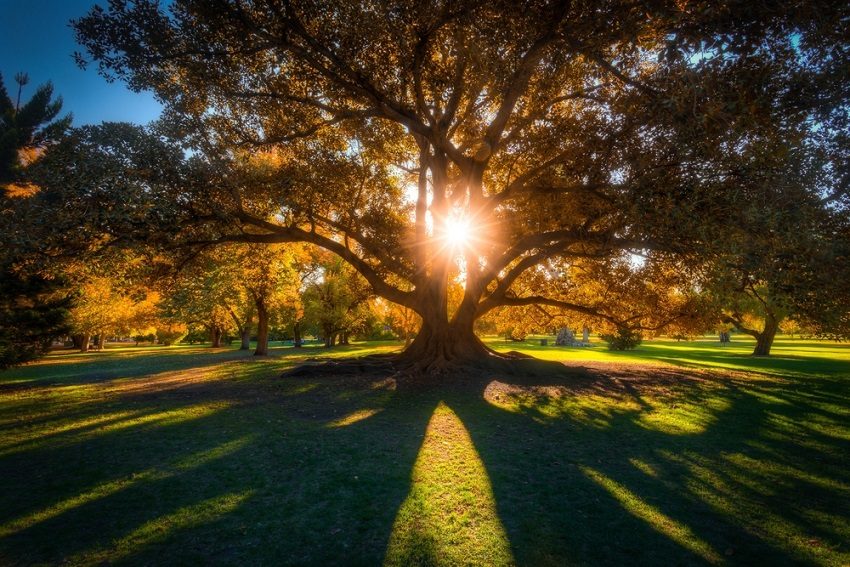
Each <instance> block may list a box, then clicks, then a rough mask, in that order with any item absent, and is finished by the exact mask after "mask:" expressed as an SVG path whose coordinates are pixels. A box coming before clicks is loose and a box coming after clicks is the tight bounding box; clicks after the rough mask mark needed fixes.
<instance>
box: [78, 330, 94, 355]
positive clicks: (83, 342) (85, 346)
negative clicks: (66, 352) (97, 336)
mask: <svg viewBox="0 0 850 567" xmlns="http://www.w3.org/2000/svg"><path fill="white" fill-rule="evenodd" d="M78 336H79V337H80V339H79V340H80V352H88V351H89V343H90V342H91V333H83V334H82V335H78Z"/></svg>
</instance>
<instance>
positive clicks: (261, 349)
mask: <svg viewBox="0 0 850 567" xmlns="http://www.w3.org/2000/svg"><path fill="white" fill-rule="evenodd" d="M256 303H257V348H256V350H255V351H254V356H265V355H267V354H268V353H269V311H268V309H267V308H266V302H265V300H264V299H263V298H262V297H258V298H257V300H256Z"/></svg>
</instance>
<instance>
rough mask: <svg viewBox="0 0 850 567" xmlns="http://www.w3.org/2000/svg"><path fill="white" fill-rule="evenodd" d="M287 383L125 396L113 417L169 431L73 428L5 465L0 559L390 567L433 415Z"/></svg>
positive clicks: (426, 404)
mask: <svg viewBox="0 0 850 567" xmlns="http://www.w3.org/2000/svg"><path fill="white" fill-rule="evenodd" d="M267 368H268V367H267ZM277 375H278V372H274V373H273V374H268V373H266V374H265V375H262V376H257V375H254V376H250V377H248V378H245V377H242V379H240V377H236V378H233V379H232V380H230V381H222V382H218V383H213V384H208V385H206V386H205V387H204V388H196V389H191V390H189V391H187V390H181V389H165V390H163V391H155V390H146V391H142V392H139V391H138V390H137V389H132V388H128V390H127V391H126V392H123V394H121V393H119V394H116V395H115V396H114V397H113V398H112V399H111V400H110V402H109V406H110V407H111V408H112V409H114V410H116V411H131V410H140V411H139V413H137V414H134V415H133V418H137V417H141V418H145V417H149V416H156V415H157V413H158V412H160V413H162V412H173V414H174V419H172V420H171V421H157V420H156V419H153V418H150V419H149V420H148V421H145V420H144V419H143V420H142V421H141V422H140V423H133V422H130V421H128V422H127V423H125V424H124V425H126V426H125V427H112V428H111V429H110V428H109V427H108V426H109V425H116V424H118V423H121V422H120V420H119V421H115V422H110V423H109V424H107V427H105V428H103V429H101V430H98V429H97V428H92V427H83V428H78V429H75V430H73V431H68V432H67V433H60V434H58V435H56V436H53V437H49V438H47V439H44V440H43V442H42V443H40V444H30V445H28V446H25V447H22V448H20V450H18V451H16V452H14V453H12V454H7V455H0V476H2V478H3V479H4V483H5V489H4V494H3V496H0V557H2V558H3V559H4V561H5V562H8V563H27V564H29V563H38V562H46V563H59V562H62V561H71V562H72V563H83V564H87V563H88V564H92V563H99V562H101V561H109V562H113V561H119V562H122V563H142V564H144V563H148V564H150V563H161V562H163V561H172V560H174V558H179V561H181V562H183V561H186V562H192V561H195V560H197V561H198V562H202V563H248V564H281V563H298V564H327V563H341V562H348V561H347V560H346V558H350V559H351V560H352V561H353V562H355V563H358V562H359V563H363V564H375V563H380V561H381V560H382V558H383V553H384V550H385V549H386V545H387V534H388V533H389V532H390V528H391V526H392V522H393V520H394V517H395V511H396V510H397V509H398V507H399V506H400V505H401V503H402V501H403V500H404V497H405V496H406V493H407V488H408V485H409V474H410V470H411V468H412V466H413V461H414V459H415V457H416V454H417V451H418V448H419V446H420V445H421V442H422V436H423V431H424V429H425V424H426V423H427V420H428V418H429V417H430V413H431V411H432V410H433V405H432V404H431V403H430V402H431V400H428V399H424V400H423V399H419V398H411V397H406V396H404V397H397V396H395V391H394V383H393V382H392V381H388V380H387V379H386V378H385V377H383V378H379V379H372V378H370V377H361V378H360V379H357V380H351V379H348V380H342V379H333V378H324V379H321V380H289V381H281V380H279V379H278V378H277ZM189 394H191V396H190V395H189ZM199 408H201V409H202V408H207V410H208V411H201V409H199ZM102 410H103V404H96V405H94V406H93V407H92V408H91V411H92V412H94V413H96V412H97V411H102ZM363 412H366V413H365V414H364V413H363ZM182 413H185V414H186V415H185V416H183V417H185V419H179V417H180V416H181V415H182ZM360 415H365V417H362V418H361V417H358V416H360ZM352 416H354V417H352Z"/></svg>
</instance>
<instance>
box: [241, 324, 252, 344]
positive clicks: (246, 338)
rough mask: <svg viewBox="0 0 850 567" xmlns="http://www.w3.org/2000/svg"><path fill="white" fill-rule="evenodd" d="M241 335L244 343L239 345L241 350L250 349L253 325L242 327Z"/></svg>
mask: <svg viewBox="0 0 850 567" xmlns="http://www.w3.org/2000/svg"><path fill="white" fill-rule="evenodd" d="M239 335H240V336H241V337H242V344H241V345H239V350H248V349H249V348H251V327H249V326H248V325H245V326H244V327H242V330H241V331H240V332H239Z"/></svg>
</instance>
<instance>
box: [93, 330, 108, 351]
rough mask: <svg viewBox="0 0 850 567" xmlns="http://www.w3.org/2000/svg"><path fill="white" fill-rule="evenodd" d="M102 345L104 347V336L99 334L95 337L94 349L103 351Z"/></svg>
mask: <svg viewBox="0 0 850 567" xmlns="http://www.w3.org/2000/svg"><path fill="white" fill-rule="evenodd" d="M104 345H106V334H105V333H100V334H99V335H97V342H96V343H95V348H96V349H97V350H103V347H104Z"/></svg>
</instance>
